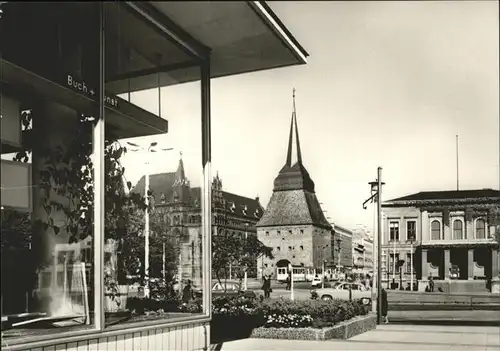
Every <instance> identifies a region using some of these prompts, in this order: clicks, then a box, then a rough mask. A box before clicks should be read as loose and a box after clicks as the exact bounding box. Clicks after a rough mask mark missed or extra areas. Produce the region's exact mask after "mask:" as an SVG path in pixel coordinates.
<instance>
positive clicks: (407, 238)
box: [406, 219, 417, 241]
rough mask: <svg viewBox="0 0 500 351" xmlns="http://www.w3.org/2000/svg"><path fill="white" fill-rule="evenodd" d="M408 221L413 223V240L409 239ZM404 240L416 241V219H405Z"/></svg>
mask: <svg viewBox="0 0 500 351" xmlns="http://www.w3.org/2000/svg"><path fill="white" fill-rule="evenodd" d="M410 223H414V224H415V228H414V229H413V230H414V235H413V240H411V239H410V235H409V233H410V231H409V228H408V225H409V224H410ZM406 241H417V220H416V219H407V220H406Z"/></svg>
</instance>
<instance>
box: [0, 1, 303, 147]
mask: <svg viewBox="0 0 500 351" xmlns="http://www.w3.org/2000/svg"><path fill="white" fill-rule="evenodd" d="M5 3H6V4H8V7H6V8H5V13H4V18H3V19H2V23H3V26H6V23H7V22H8V23H9V24H11V25H14V24H15V18H12V19H9V12H11V11H14V12H16V10H15V9H14V8H11V7H18V8H19V9H20V11H21V12H23V11H25V12H26V11H27V12H26V13H29V14H30V15H31V16H32V17H33V18H31V22H35V23H32V25H33V28H36V30H35V29H33V31H32V32H33V35H34V36H33V38H32V39H31V40H32V41H33V42H37V41H39V42H43V43H45V41H47V42H49V41H54V40H55V37H54V36H50V35H44V32H41V31H40V30H39V27H38V26H45V23H46V22H47V21H46V20H45V22H43V20H42V19H44V18H45V17H47V18H51V19H52V20H56V19H58V18H59V17H61V16H64V15H66V14H67V16H70V17H71V16H74V17H75V20H76V21H80V22H81V21H82V20H83V19H84V18H88V17H89V16H90V15H92V16H94V12H92V11H93V10H92V6H90V5H89V3H85V2H83V3H70V4H66V5H64V6H66V7H67V10H68V11H69V12H68V11H66V10H65V9H66V7H61V5H57V7H54V5H52V4H51V3H38V4H37V5H35V3H25V4H24V5H23V3H22V2H21V3H18V2H5ZM29 8H33V9H35V8H36V9H37V10H36V11H35V10H29ZM104 8H105V23H106V24H105V27H106V30H105V32H106V34H105V35H106V38H105V42H106V49H105V50H106V52H105V70H104V72H105V81H106V85H105V90H106V95H107V96H110V97H112V98H113V99H115V100H116V101H117V102H118V107H116V106H108V105H107V106H106V110H107V112H108V113H107V118H106V124H107V125H109V126H110V127H111V128H108V132H110V133H111V132H112V134H114V135H115V137H117V138H129V137H135V136H145V135H154V134H158V133H166V132H167V131H168V122H167V120H166V119H164V118H161V117H159V116H157V115H156V114H154V113H151V112H148V111H145V110H144V109H142V108H139V107H138V106H135V105H133V104H132V103H130V102H128V101H126V100H125V99H120V98H119V97H116V95H119V94H124V93H128V92H134V91H141V90H147V89H152V88H158V87H159V86H162V87H164V86H170V85H175V84H180V83H186V82H191V81H198V80H200V79H201V65H203V64H205V65H206V64H207V63H208V62H209V63H210V78H216V77H223V76H229V75H235V74H241V73H248V72H254V71H259V70H265V69H272V68H278V67H285V66H291V65H297V64H304V63H306V58H307V56H308V54H307V52H306V51H305V50H304V49H303V48H302V47H301V46H300V44H299V43H298V42H297V41H296V40H295V39H294V38H293V36H292V35H291V34H290V32H289V31H288V30H287V29H286V27H285V26H284V25H283V23H281V21H280V20H279V19H278V17H277V16H276V15H275V14H274V13H273V12H272V10H271V9H270V8H269V6H268V5H267V4H266V3H265V2H262V1H249V2H190V1H178V2H160V1H158V2H154V1H149V2H127V3H106V5H105V7H104ZM26 9H28V10H26ZM56 10H57V11H56ZM37 11H41V12H43V13H44V14H46V15H47V16H43V15H36V13H38V12H37ZM44 11H45V12H44ZM65 11H66V12H65ZM58 16H59V17H58ZM11 17H13V16H11ZM14 17H15V16H14ZM37 21H38V22H37ZM52 22H53V21H52ZM87 22H88V21H87ZM49 23H51V21H49ZM78 23H79V22H78ZM35 25H38V26H35ZM7 27H8V25H7ZM7 27H6V28H4V29H6V30H5V31H4V32H8V31H7V29H8V28H7ZM89 28H90V27H89ZM25 34H26V33H25ZM28 39H29V38H28ZM10 41H11V43H10V44H9V45H10V46H8V47H9V48H11V47H12V48H15V47H16V46H15V45H16V42H15V40H14V39H12V40H10ZM27 46H28V47H29V45H27ZM47 47H52V46H50V45H47ZM95 48H96V49H97V46H95ZM125 48H127V50H124V49H125ZM3 49H4V46H2V52H3V55H2V58H1V62H0V65H1V68H2V70H1V76H0V83H1V84H2V91H3V92H5V93H7V92H9V93H10V94H11V95H12V96H14V97H16V98H17V99H18V100H19V101H21V102H24V101H26V100H32V99H36V98H37V97H42V98H47V99H52V100H54V101H57V102H59V103H62V104H65V105H67V106H69V107H73V108H76V109H78V110H80V111H82V112H85V113H93V111H94V106H95V102H96V98H95V96H94V97H91V96H88V95H86V94H82V93H81V92H78V91H74V89H73V90H72V88H71V87H68V85H67V82H66V78H65V76H64V77H60V74H58V75H57V77H55V76H53V75H52V74H51V72H52V71H51V70H53V67H52V66H53V64H54V62H57V61H56V60H51V59H49V56H47V55H45V53H46V52H49V51H50V50H46V51H42V52H40V53H39V54H43V55H44V60H43V62H47V63H50V64H47V65H46V67H45V66H44V67H43V69H40V70H38V69H36V70H33V69H31V67H24V65H23V64H18V57H16V53H14V54H13V55H10V54H9V50H5V51H4V50H3ZM14 51H15V50H14ZM126 51H127V52H126ZM19 54H20V57H27V56H28V55H27V54H25V53H23V52H22V51H19ZM96 54H97V52H96ZM43 55H42V56H43ZM45 56H47V57H45ZM62 59H65V58H64V57H63V58H62ZM39 61H40V60H39ZM83 65H88V68H87V69H85V70H86V71H88V72H98V67H96V66H95V63H88V62H84V63H83ZM38 66H40V65H38ZM86 79H89V78H86ZM97 85H98V82H97V81H95V82H94V86H93V87H94V88H96V87H97Z"/></svg>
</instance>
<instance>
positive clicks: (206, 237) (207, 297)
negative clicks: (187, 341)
mask: <svg viewBox="0 0 500 351" xmlns="http://www.w3.org/2000/svg"><path fill="white" fill-rule="evenodd" d="M210 124H211V116H210V60H208V59H207V60H206V61H204V62H202V64H201V138H202V142H201V144H202V166H203V192H202V194H203V199H202V203H201V210H202V213H203V225H202V237H203V256H202V258H203V277H204V279H203V280H204V282H203V311H204V312H205V314H207V315H208V316H209V317H211V315H212V309H211V301H212V289H211V281H212V274H211V272H212V205H211V204H212V199H211V198H212V191H211V188H212V182H211V174H210V168H211V158H212V156H211V127H210Z"/></svg>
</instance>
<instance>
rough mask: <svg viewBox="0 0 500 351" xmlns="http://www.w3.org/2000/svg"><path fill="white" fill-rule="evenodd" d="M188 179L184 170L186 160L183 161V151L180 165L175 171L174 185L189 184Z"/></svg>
mask: <svg viewBox="0 0 500 351" xmlns="http://www.w3.org/2000/svg"><path fill="white" fill-rule="evenodd" d="M187 184H188V180H187V178H186V173H185V172H184V162H183V161H182V151H181V152H180V159H179V166H178V167H177V171H176V172H175V181H174V186H176V185H177V186H180V185H187Z"/></svg>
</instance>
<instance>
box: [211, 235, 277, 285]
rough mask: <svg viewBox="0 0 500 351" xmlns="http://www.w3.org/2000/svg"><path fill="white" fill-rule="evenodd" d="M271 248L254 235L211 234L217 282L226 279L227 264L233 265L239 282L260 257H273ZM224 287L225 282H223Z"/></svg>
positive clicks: (213, 267)
mask: <svg viewBox="0 0 500 351" xmlns="http://www.w3.org/2000/svg"><path fill="white" fill-rule="evenodd" d="M272 250H273V249H272V248H270V247H268V246H265V245H264V244H263V243H262V242H261V241H260V240H259V239H258V238H257V236H256V235H248V238H247V239H246V240H245V237H244V236H242V235H241V234H229V233H227V232H226V233H225V234H222V235H221V234H219V235H213V236H212V270H213V271H214V273H215V276H216V278H217V280H218V281H219V283H221V284H222V281H221V279H222V276H224V277H225V279H224V281H227V276H228V269H229V265H232V266H234V267H235V269H236V271H237V275H238V277H239V278H240V282H241V280H242V279H243V276H244V273H245V271H247V270H248V269H249V267H251V266H252V265H253V264H255V262H257V260H258V259H259V258H260V257H262V256H265V257H268V258H270V259H272V258H274V257H273V254H272ZM224 287H225V284H224Z"/></svg>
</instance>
